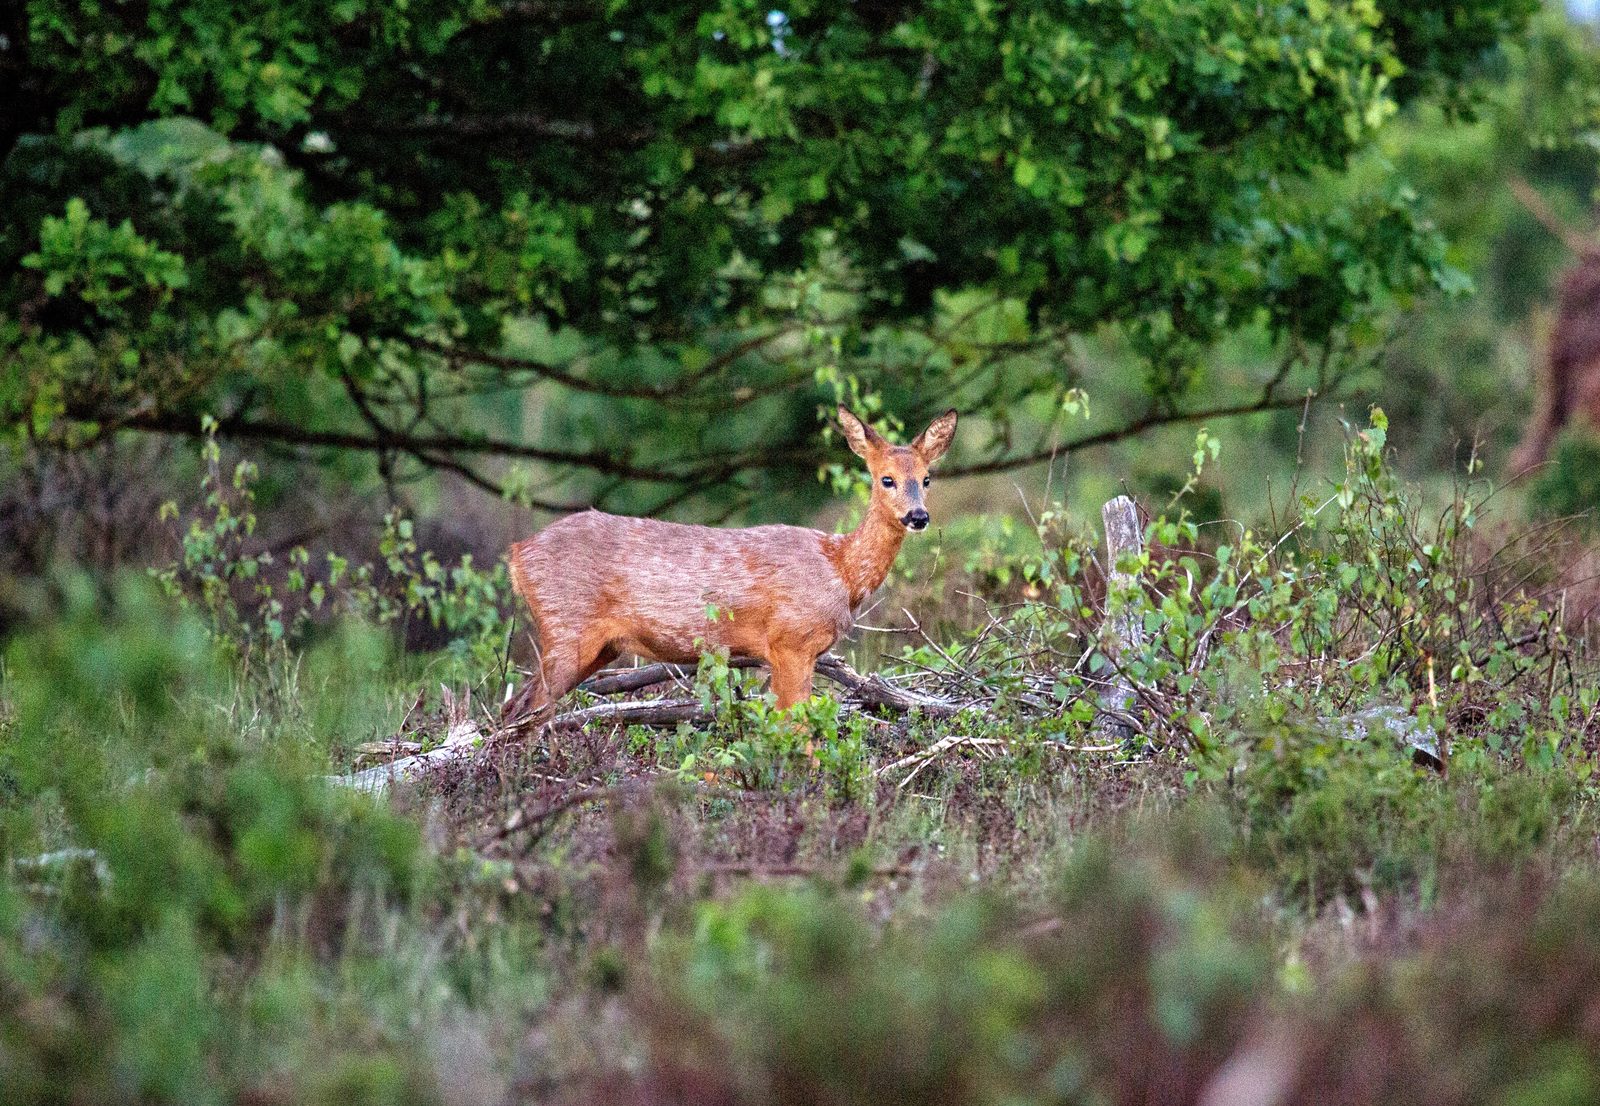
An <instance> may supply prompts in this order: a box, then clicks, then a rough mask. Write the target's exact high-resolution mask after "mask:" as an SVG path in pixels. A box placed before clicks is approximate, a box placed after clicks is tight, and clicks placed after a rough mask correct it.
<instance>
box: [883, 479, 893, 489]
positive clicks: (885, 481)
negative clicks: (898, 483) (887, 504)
mask: <svg viewBox="0 0 1600 1106" xmlns="http://www.w3.org/2000/svg"><path fill="white" fill-rule="evenodd" d="M883 486H884V487H886V488H892V487H894V477H892V476H885V477H884V478H883Z"/></svg>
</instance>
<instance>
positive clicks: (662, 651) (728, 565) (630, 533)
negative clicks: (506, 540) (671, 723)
mask: <svg viewBox="0 0 1600 1106" xmlns="http://www.w3.org/2000/svg"><path fill="white" fill-rule="evenodd" d="M827 541H828V538H827V536H826V535H824V534H822V533H820V532H819V531H816V530H808V529H805V528H803V527H798V526H756V527H749V528H746V529H739V530H720V529H716V528H714V527H709V526H688V525H684V524H681V523H673V522H662V521H659V520H656V519H642V518H628V517H624V516H620V515H609V514H605V513H604V512H601V511H585V512H582V513H580V514H575V515H569V516H567V517H566V518H563V519H560V520H558V521H557V522H554V523H552V524H550V525H549V526H547V527H546V528H545V529H544V530H542V531H540V532H539V533H538V534H537V535H535V536H534V537H533V538H531V539H529V540H528V541H525V542H519V543H518V544H516V545H514V546H512V549H511V567H512V574H513V578H514V580H515V581H516V584H517V589H518V591H519V592H521V593H522V594H523V595H524V596H525V597H526V598H527V599H528V600H529V604H530V606H531V607H532V609H533V612H534V616H535V618H536V619H537V620H538V622H539V626H540V633H541V636H548V635H549V634H551V633H552V632H554V633H563V632H570V633H586V634H589V633H592V634H597V635H599V636H600V637H601V638H603V639H604V640H606V641H610V642H614V643H615V644H616V647H617V648H619V649H620V650H622V651H624V652H630V653H636V654H640V655H644V656H654V657H659V658H660V659H663V660H686V659H690V658H692V657H693V656H695V655H696V654H697V652H698V648H697V645H696V641H697V639H699V640H704V641H705V642H706V643H707V644H710V645H719V646H722V647H724V648H727V649H728V650H729V651H730V652H733V653H735V654H743V655H756V656H764V655H766V653H767V652H768V650H769V649H770V648H772V647H773V646H774V645H778V646H780V647H781V646H788V645H792V646H794V647H796V648H804V647H807V646H815V647H816V648H817V649H819V650H820V649H824V648H827V647H828V646H829V645H831V644H832V643H833V642H834V641H835V640H837V638H838V637H839V635H841V634H842V633H844V632H845V631H846V630H848V629H849V628H850V625H851V622H852V615H851V611H850V601H849V595H848V592H847V590H846V588H845V586H844V583H843V581H842V580H840V578H839V576H838V573H837V572H836V570H835V568H834V565H833V562H832V560H830V558H829V556H828V554H827V551H826V550H827V545H826V543H827ZM708 608H714V610H715V612H716V614H715V616H714V617H712V618H709V619H708V617H707V609H708Z"/></svg>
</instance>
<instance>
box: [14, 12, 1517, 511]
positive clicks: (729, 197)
mask: <svg viewBox="0 0 1600 1106" xmlns="http://www.w3.org/2000/svg"><path fill="white" fill-rule="evenodd" d="M1531 6H1532V5H1531V3H1530V2H1529V0H1496V2H1487V0H1485V2H1480V3H1475V4H1471V5H1460V4H1423V5H1421V6H1420V7H1419V6H1417V5H1402V6H1395V5H1388V4H1376V3H1372V2H1362V3H1355V4H1339V5H1334V4H1324V3H1309V4H1304V5H1302V4H1298V3H1296V4H1287V3H1285V4H1272V5H1268V6H1267V7H1266V8H1262V7H1260V6H1259V5H1255V4H1247V3H1242V2H1239V0H1205V2H1202V3H1195V2H1187V0H1186V2H1181V3H1180V2H1177V0H1140V2H1139V3H1134V4H1127V5H1122V6H1117V7H1106V6H1102V5H1097V4H1074V5H1068V6H1065V7H1063V6H1060V5H1056V4H1045V3H1034V4H1023V5H1008V6H1006V7H1004V8H973V7H972V6H970V5H966V4H943V3H932V4H921V5H913V4H905V5H895V4H874V5H870V6H868V7H862V6H859V5H841V4H820V5H817V4H802V5H799V6H797V7H788V8H785V9H783V10H782V11H772V10H770V9H767V8H763V7H761V6H759V5H747V4H743V3H738V2H729V3H725V4H722V5H720V6H719V5H705V4H690V5H677V6H667V7H663V6H662V5H660V4H658V3H652V4H645V5H628V4H607V5H598V4H594V5H591V4H589V3H565V2H562V3H551V4H544V3H536V4H527V3H509V2H484V0H473V2H471V3H467V2H463V0H430V2H429V3H425V4H422V5H420V6H419V5H410V6H407V7H406V8H405V9H403V10H402V9H394V8H392V6H388V5H382V4H371V5H369V4H365V3H360V2H353V3H342V4H338V5H335V6H334V7H333V8H331V9H330V8H327V7H326V6H325V5H318V4H306V3H294V4H289V5H287V6H284V5H269V6H265V7H263V6H261V5H259V4H254V3H234V2H216V3H204V4H157V5H154V6H152V7H151V8H150V10H149V12H148V15H147V16H141V17H139V18H135V16H133V15H132V14H131V12H125V11H123V10H122V9H119V8H116V7H114V6H100V5H93V6H89V7H84V6H81V5H75V4H67V3H58V2H56V0H30V2H29V3H27V4H26V5H24V6H23V8H22V9H21V12H20V13H19V14H18V15H17V16H16V17H15V18H16V20H17V22H18V26H16V27H15V28H13V30H14V31H15V32H16V33H15V34H14V35H12V36H11V37H12V38H13V39H14V40H16V41H18V42H20V43H22V44H23V45H22V46H21V47H20V51H21V52H20V53H19V55H18V61H19V65H18V66H17V67H14V68H13V69H9V70H8V72H9V73H11V74H12V75H11V76H10V77H9V78H8V79H10V80H11V81H13V82H14V84H15V85H16V86H17V87H18V89H19V91H20V92H21V93H22V96H21V97H20V99H19V104H20V111H19V112H18V113H17V116H16V123H15V125H14V128H13V130H12V131H11V132H10V133H9V134H8V135H7V136H6V141H5V146H4V149H3V150H0V155H3V156H4V157H5V162H4V167H3V169H0V199H3V200H4V201H5V202H4V203H0V209H3V210H6V211H7V212H8V215H7V218H6V221H5V223H4V224H3V225H0V267H4V268H6V269H7V271H9V267H6V266H4V265H3V263H4V261H6V260H8V259H12V260H15V259H21V258H23V257H26V258H27V259H28V261H27V267H25V268H23V269H21V270H20V271H18V272H17V273H16V275H15V276H13V277H11V278H10V279H9V280H8V281H7V283H6V285H5V287H4V289H3V290H0V312H3V314H4V317H5V319H6V326H5V328H4V329H3V330H0V343H3V344H0V349H3V350H4V356H5V357H6V359H7V362H8V363H9V364H10V365H11V366H13V367H14V368H13V372H12V375H13V376H15V377H16V378H17V379H16V382H15V383H14V384H13V385H12V386H11V387H9V388H8V389H7V390H6V391H5V392H4V393H0V416H3V417H4V419H5V421H6V422H7V423H9V424H11V425H12V426H21V425H30V426H31V428H32V429H31V433H32V434H34V435H36V436H37V437H40V438H42V439H44V440H47V441H56V442H60V443H81V441H83V440H84V439H85V438H86V437H87V438H90V439H92V438H94V437H95V436H97V435H99V434H104V433H109V432H111V430H112V429H114V428H120V429H136V430H144V431H151V432H158V433H169V434H170V433H181V434H197V433H200V432H201V425H200V420H201V417H202V416H203V415H205V414H211V415H215V416H217V417H218V418H219V432H220V433H223V434H225V435H236V436H239V437H243V438H247V439H251V440H265V441H275V442H280V443H294V444H301V445H323V446H334V447H338V448H346V449H360V450H368V451H371V452H373V453H375V454H377V455H378V457H379V459H380V461H382V462H383V463H384V465H385V466H386V471H392V466H393V465H400V466H402V467H407V468H410V469H413V470H414V469H416V468H417V467H421V468H422V469H436V468H444V469H449V470H451V471H454V472H456V473H457V474H459V475H463V476H465V477H466V478H468V479H470V480H472V481H474V482H476V483H479V484H481V485H483V486H486V487H489V488H491V489H493V490H496V491H499V492H511V493H513V494H515V495H517V496H519V497H520V498H523V499H525V500H528V501H530V502H537V503H543V504H546V505H556V504H560V503H570V502H573V501H577V502H583V501H593V500H595V499H602V500H605V501H608V502H617V503H623V504H626V505H629V506H632V507H635V508H647V509H657V510H660V509H666V508H668V507H669V506H671V505H673V504H676V503H679V502H682V500H683V498H684V497H686V496H704V497H709V498H711V499H713V500H719V499H720V500H724V501H726V500H729V499H731V500H732V501H733V502H734V503H735V504H737V505H749V504H752V503H770V502H772V496H773V495H775V494H779V493H781V492H783V491H784V489H786V488H793V487H794V485H795V482H794V481H792V480H790V481H782V480H773V479H772V477H773V474H774V473H780V472H782V471H783V470H785V469H787V468H790V467H792V466H793V464H794V463H795V462H796V461H797V460H801V461H803V462H805V463H807V464H811V463H815V462H816V461H817V460H818V459H819V457H818V453H817V450H816V446H815V445H814V444H813V442H812V430H813V427H814V412H815V410H816V409H817V408H818V407H819V404H820V403H824V402H826V401H829V400H832V399H836V398H837V399H852V400H854V399H857V398H860V399H862V400H864V401H865V406H866V407H867V409H869V410H871V411H878V410H887V409H892V410H894V411H896V412H898V413H900V414H901V415H902V416H903V417H905V418H907V419H915V418H917V417H919V416H920V415H922V414H925V413H926V412H927V411H929V410H931V409H934V408H939V409H942V408H943V407H945V406H948V405H949V404H951V403H957V404H959V405H960V406H962V407H963V408H964V409H968V410H974V411H981V412H983V413H985V414H988V415H989V416H991V417H992V418H993V419H994V420H996V421H997V422H998V424H999V425H1000V428H1001V430H1002V434H1001V435H1000V436H999V437H997V439H996V440H995V442H994V443H993V446H994V451H995V452H997V453H999V454H1000V455H1001V456H1000V457H999V458H997V460H998V461H999V463H1002V464H1006V465H1011V464H1021V463H1026V462H1028V461H1030V460H1034V459H1037V458H1038V457H1041V456H1044V455H1045V454H1044V453H1042V452H1041V451H1040V450H1038V449H1018V448H1008V446H1009V445H1010V443H1009V441H1008V440H1007V438H1006V437H1005V435H1004V433H1003V431H1004V429H1005V427H1006V426H1007V425H1008V424H1009V422H1010V420H1012V419H1013V418H1015V417H1016V416H1017V415H1018V413H1019V410H1020V409H1023V408H1028V407H1040V408H1041V409H1043V410H1048V409H1049V408H1050V407H1052V406H1053V405H1054V404H1057V403H1059V401H1060V400H1061V399H1062V398H1063V396H1065V395H1067V394H1068V393H1069V391H1070V389H1071V388H1072V387H1073V386H1074V385H1076V384H1077V383H1079V381H1080V378H1081V377H1082V376H1083V371H1082V369H1081V368H1080V367H1079V366H1078V363H1077V362H1078V358H1077V357H1076V356H1074V354H1073V347H1072V346H1071V339H1072V338H1074V337H1075V336H1081V335H1085V334H1090V333H1093V332H1095V331H1097V330H1100V329H1103V328H1105V327H1107V326H1108V325H1111V326H1116V327H1118V328H1120V329H1121V330H1122V332H1124V333H1125V334H1126V335H1127V337H1128V341H1129V343H1130V350H1131V351H1132V352H1133V354H1134V355H1135V357H1136V360H1137V364H1139V365H1141V366H1142V372H1143V376H1144V384H1143V391H1144V393H1145V395H1146V401H1145V402H1146V407H1147V413H1146V414H1144V415H1143V416H1141V418H1142V419H1143V420H1144V421H1143V423H1140V422H1139V420H1135V425H1141V424H1142V425H1148V424H1150V421H1151V420H1154V421H1155V422H1159V421H1160V420H1161V419H1162V418H1164V417H1166V416H1168V415H1171V414H1174V413H1176V412H1177V409H1178V408H1181V407H1184V406H1186V405H1190V406H1192V404H1193V402H1194V401H1195V399H1196V395H1197V392H1196V389H1197V386H1198V383H1197V382H1198V378H1199V373H1200V369H1201V366H1202V364H1203V361H1204V358H1205V352H1206V350H1207V349H1208V348H1209V347H1210V345H1211V344H1212V343H1214V342H1215V341H1216V340H1218V339H1219V338H1220V337H1222V336H1224V335H1226V334H1229V333H1234V332H1238V331H1240V330H1241V329H1244V330H1252V331H1253V330H1262V331H1264V332H1265V333H1266V334H1267V335H1268V336H1269V338H1270V340H1271V341H1273V342H1274V343H1276V345H1277V346H1278V347H1279V348H1280V349H1281V351H1282V355H1283V359H1284V366H1283V372H1282V373H1281V374H1280V376H1279V379H1277V380H1275V381H1274V383H1273V386H1272V387H1269V388H1268V389H1267V394H1266V396H1265V397H1264V398H1262V399H1260V400H1259V401H1257V400H1256V399H1255V398H1254V397H1255V394H1256V393H1257V392H1258V389H1257V388H1254V387H1252V388H1251V389H1249V391H1250V393H1251V395H1249V396H1241V395H1237V394H1235V395H1232V396H1224V397H1221V398H1220V399H1219V401H1218V407H1219V409H1229V408H1233V407H1239V408H1246V409H1248V408H1251V407H1255V406H1268V407H1270V406H1273V405H1275V404H1287V403H1293V402H1297V401H1298V397H1299V396H1300V395H1302V394H1303V387H1304V386H1310V387H1313V388H1322V387H1325V386H1326V385H1327V384H1328V383H1329V382H1330V380H1331V379H1332V378H1333V377H1334V376H1337V375H1339V374H1341V373H1343V372H1346V371H1348V370H1349V369H1350V368H1351V367H1352V366H1354V365H1356V364H1359V363H1360V361H1361V359H1362V358H1363V357H1364V356H1366V355H1368V354H1370V351H1371V349H1372V346H1373V341H1374V339H1375V338H1376V337H1377V335H1378V334H1379V333H1380V332H1381V326H1382V321H1383V319H1384V318H1385V317H1386V313H1387V312H1388V310H1389V307H1390V305H1392V304H1393V303H1395V302H1397V301H1407V300H1409V299H1411V298H1412V297H1414V296H1416V295H1418V294H1420V293H1423V292H1425V291H1427V290H1429V289H1434V288H1444V289H1447V290H1449V289H1458V288H1460V287H1461V286H1462V278H1461V276H1460V274H1459V273H1458V272H1456V271H1455V270H1454V269H1453V268H1452V266H1451V265H1450V264H1448V262H1447V260H1446V257H1445V252H1444V245H1443V242H1442V241H1441V239H1440V238H1439V237H1438V236H1437V234H1436V233H1435V231H1434V229H1433V228H1432V226H1431V224H1430V223H1429V222H1428V220H1427V219H1426V218H1425V217H1424V216H1423V214H1422V210H1421V202H1420V200H1419V198H1418V196H1417V195H1416V193H1415V192H1414V191H1413V190H1412V189H1411V188H1409V187H1408V186H1407V185H1405V184H1404V183H1403V182H1399V181H1396V180H1393V179H1384V180H1378V179H1376V178H1374V177H1373V176H1372V175H1371V174H1367V175H1364V176H1357V177H1353V178H1349V180H1348V186H1343V185H1339V184H1338V182H1340V181H1342V180H1345V179H1346V178H1345V169H1346V167H1347V165H1348V163H1349V162H1350V160H1351V159H1352V158H1353V157H1355V156H1357V155H1359V154H1361V153H1362V152H1363V151H1366V150H1369V149H1370V148H1371V147H1372V144H1373V143H1374V141H1375V139H1376V136H1377V135H1378V134H1379V132H1380V130H1381V128H1382V127H1383V126H1384V125H1385V121H1386V120H1387V119H1389V118H1390V117H1391V116H1392V115H1393V114H1394V113H1395V111H1396V110H1397V108H1398V107H1399V106H1400V105H1401V104H1402V103H1404V102H1405V101H1406V100H1408V99H1410V98H1412V97H1416V96H1422V95H1431V94H1433V93H1434V92H1435V91H1437V90H1439V89H1448V90H1450V95H1452V96H1454V97H1456V98H1460V97H1461V96H1463V95H1466V88H1465V86H1464V85H1462V84H1461V83H1460V82H1461V81H1462V79H1463V78H1464V77H1465V76H1467V75H1468V74H1470V73H1472V72H1474V71H1475V70H1476V68H1477V67H1478V66H1479V64H1480V63H1481V61H1482V60H1483V58H1484V57H1485V56H1486V54H1489V53H1492V52H1493V51H1494V50H1495V49H1496V48H1497V45H1498V44H1499V43H1500V42H1501V40H1502V39H1503V38H1505V37H1507V36H1509V35H1512V34H1514V33H1515V32H1516V31H1517V29H1518V28H1519V27H1520V26H1521V24H1522V23H1523V21H1524V20H1525V19H1526V18H1527V16H1528V14H1529V11H1530V10H1531ZM86 51H87V52H88V53H89V54H92V56H93V61H92V63H87V64H86V63H85V62H84V57H85V52H86ZM74 228H75V229H74ZM135 289H142V291H141V292H140V294H139V295H137V296H136V295H133V292H134V290H135ZM1291 377H1292V380H1291V379H1290V378H1291ZM508 389H512V390H530V391H532V390H535V389H537V391H536V392H535V395H537V396H538V397H539V398H537V399H536V400H532V401H530V410H532V409H533V404H537V410H538V411H539V416H538V417H539V420H540V422H541V424H542V427H543V430H544V435H543V438H544V439H545V441H542V442H541V443H540V444H538V445H530V444H529V443H528V442H527V441H526V439H525V436H524V425H521V424H520V423H521V420H519V419H518V418H516V417H515V416H513V417H509V418H508V417H507V413H506V411H505V409H504V407H503V406H502V407H498V409H497V406H496V405H497V404H498V402H499V401H498V400H495V401H494V402H490V397H500V396H503V395H504V393H505V392H506V391H507V390H508ZM1280 389H1281V390H1280ZM880 404H882V407H880V406H879V405H880ZM224 413H226V415H225V417H224ZM730 416H731V417H730ZM486 418H487V420H488V422H489V424H490V426H494V427H497V428H498V429H499V431H500V432H499V433H495V432H491V431H489V430H486V429H485V428H484V426H483V423H484V421H485V419H486ZM1107 429H1108V430H1109V431H1111V432H1116V429H1117V428H1116V424H1115V423H1113V424H1111V425H1110V426H1109V427H1108V428H1107ZM690 440H696V441H699V442H700V443H701V444H700V445H699V446H698V448H696V449H694V450H688V451H686V450H684V449H683V446H682V443H683V442H685V441H690ZM555 442H561V443H563V444H562V445H561V446H559V447H558V446H556V445H554V444H546V443H555ZM567 443H571V444H570V446H569V445H568V444H567ZM484 458H501V459H502V460H509V461H514V462H517V463H518V464H519V465H522V466H524V467H523V468H522V469H521V470H520V471H519V470H512V471H504V470H502V469H497V468H494V467H493V466H491V467H485V463H484V460H483V459H484ZM763 473H764V475H763ZM740 474H750V475H749V480H750V482H749V483H746V484H745V485H744V486H742V487H740V486H738V485H736V484H731V483H730V479H731V478H733V477H735V476H739V475H740ZM563 476H565V477H568V478H570V479H569V481H568V482H567V483H562V482H561V480H559V479H556V480H555V481H554V482H552V478H559V477H563ZM574 481H575V482H574ZM787 494H803V490H802V492H801V493H795V492H789V493H787Z"/></svg>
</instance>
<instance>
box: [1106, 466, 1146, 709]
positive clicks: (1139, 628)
mask: <svg viewBox="0 0 1600 1106" xmlns="http://www.w3.org/2000/svg"><path fill="white" fill-rule="evenodd" d="M1100 517H1101V519H1102V520H1103V521H1104V522H1105V527H1106V613H1105V621H1104V622H1102V623H1101V628H1100V636H1101V646H1100V648H1101V652H1102V653H1103V654H1104V655H1105V657H1106V658H1107V659H1108V660H1109V661H1110V662H1111V665H1110V667H1109V669H1108V670H1107V674H1106V687H1105V690H1104V691H1102V692H1101V693H1100V713H1099V716H1098V717H1097V718H1096V719H1095V730H1096V732H1098V733H1102V734H1104V735H1105V736H1107V737H1110V738H1113V739H1116V740H1118V741H1125V740H1127V739H1128V738H1130V737H1132V736H1133V735H1134V734H1135V733H1136V732H1137V730H1136V728H1135V726H1134V724H1133V720H1132V715H1133V706H1134V702H1135V699H1136V695H1135V693H1134V689H1133V684H1132V682H1131V681H1129V680H1128V678H1127V677H1126V676H1125V675H1123V674H1122V672H1120V671H1119V670H1118V665H1119V663H1120V661H1121V659H1122V658H1123V657H1125V656H1128V655H1130V654H1135V653H1137V652H1138V651H1139V650H1140V649H1142V648H1143V647H1144V619H1143V617H1142V615H1143V608H1144V593H1143V591H1142V590H1141V589H1140V585H1139V577H1138V576H1137V575H1136V574H1135V573H1132V572H1127V571H1125V570H1124V569H1122V568H1121V562H1122V561H1123V560H1124V559H1125V558H1128V557H1136V556H1138V555H1139V554H1140V553H1141V552H1143V550H1144V528H1143V527H1142V526H1140V525H1139V505H1138V504H1137V503H1135V502H1134V501H1133V500H1132V499H1130V498H1128V497H1127V496H1125V495H1119V496H1117V497H1116V498H1115V499H1113V500H1111V501H1110V502H1109V503H1107V504H1106V505H1105V506H1104V507H1102V508H1101V510H1100Z"/></svg>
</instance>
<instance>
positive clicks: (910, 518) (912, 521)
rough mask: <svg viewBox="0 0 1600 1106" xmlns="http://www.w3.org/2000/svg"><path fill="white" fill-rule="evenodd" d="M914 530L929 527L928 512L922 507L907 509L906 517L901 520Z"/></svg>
mask: <svg viewBox="0 0 1600 1106" xmlns="http://www.w3.org/2000/svg"><path fill="white" fill-rule="evenodd" d="M900 521H901V522H903V523H905V524H906V526H908V527H909V528H911V529H912V530H926V529H927V528H928V512H927V511H925V510H923V509H922V508H921V507H918V508H916V509H915V510H912V511H907V512H906V516H905V518H902V519H901V520H900Z"/></svg>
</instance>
